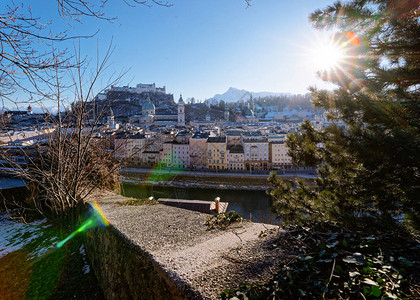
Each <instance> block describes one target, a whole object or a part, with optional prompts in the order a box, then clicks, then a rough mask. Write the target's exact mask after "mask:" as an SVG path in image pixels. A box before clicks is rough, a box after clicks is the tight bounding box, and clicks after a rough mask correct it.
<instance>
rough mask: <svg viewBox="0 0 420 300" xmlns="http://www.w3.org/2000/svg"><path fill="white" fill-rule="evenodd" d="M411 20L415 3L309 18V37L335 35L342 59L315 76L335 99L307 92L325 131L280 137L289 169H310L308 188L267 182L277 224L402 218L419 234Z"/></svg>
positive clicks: (416, 81) (417, 44) (415, 42)
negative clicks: (320, 32)
mask: <svg viewBox="0 0 420 300" xmlns="http://www.w3.org/2000/svg"><path fill="white" fill-rule="evenodd" d="M419 12H420V4H419V2H418V1H416V0H390V1H385V0H353V1H350V2H346V3H342V2H336V3H334V4H333V5H331V6H328V7H327V8H325V9H323V10H317V11H315V12H314V13H312V14H311V16H310V20H311V22H312V23H313V25H314V27H315V28H317V29H330V28H336V29H337V30H339V31H340V33H336V34H335V36H334V40H335V42H336V43H337V45H340V47H341V50H342V51H343V53H344V58H343V60H342V61H341V62H340V64H339V65H337V66H336V67H335V68H333V69H332V70H329V71H324V72H320V73H319V75H320V77H321V78H322V79H324V80H325V81H329V82H332V83H335V84H336V85H337V86H338V88H337V89H336V90H334V91H325V90H318V89H316V88H311V89H310V90H311V93H312V100H313V103H314V105H315V106H316V107H317V108H323V109H325V110H326V111H327V112H328V117H329V119H330V120H331V122H332V125H330V126H329V127H327V128H325V129H323V130H322V131H319V132H318V131H316V130H315V129H314V128H313V127H312V125H311V124H310V122H305V123H303V125H302V131H301V132H299V133H294V134H291V135H289V136H288V141H287V145H288V146H289V147H290V149H291V150H290V154H291V155H292V158H293V160H294V163H295V164H299V165H306V166H318V172H319V178H317V179H316V184H315V186H313V185H310V186H308V185H305V184H303V183H302V182H300V183H297V184H296V183H295V184H292V183H288V182H284V181H282V180H280V179H278V178H276V177H275V176H274V175H273V176H271V177H270V179H269V180H270V182H271V183H272V187H271V188H270V189H269V190H268V193H270V194H271V195H272V196H273V197H274V198H275V199H276V201H275V207H276V208H277V209H278V211H279V212H280V214H281V215H282V216H283V218H285V219H286V220H287V219H288V220H299V219H308V218H309V219H323V218H324V219H325V218H326V219H329V220H334V221H337V222H340V223H342V224H346V225H350V226H351V225H354V226H357V225H362V224H367V223H368V224H373V223H372V222H375V224H376V225H380V226H383V228H384V229H385V228H390V227H392V226H395V225H396V224H398V221H399V220H400V219H401V217H404V220H405V221H406V222H407V223H410V224H411V225H412V226H413V227H415V228H417V229H420V97H419V96H420V66H419V62H420V24H419ZM340 124H341V125H340Z"/></svg>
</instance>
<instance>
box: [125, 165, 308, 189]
mask: <svg viewBox="0 0 420 300" xmlns="http://www.w3.org/2000/svg"><path fill="white" fill-rule="evenodd" d="M122 174H123V176H124V178H123V181H124V182H127V183H132V184H134V183H141V184H145V185H151V186H153V185H157V186H171V187H179V188H208V189H226V190H260V191H264V190H266V189H267V188H268V186H269V183H268V180H267V178H268V177H269V176H270V174H250V173H214V172H204V171H182V170H154V169H135V168H127V169H123V170H122ZM278 176H279V177H281V178H283V179H285V180H295V179H296V178H297V176H293V175H290V174H286V175H278ZM299 177H300V178H304V180H305V179H306V180H312V179H313V178H314V176H313V175H308V174H299Z"/></svg>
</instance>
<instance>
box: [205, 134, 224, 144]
mask: <svg viewBox="0 0 420 300" xmlns="http://www.w3.org/2000/svg"><path fill="white" fill-rule="evenodd" d="M207 143H226V137H225V136H216V137H209V138H208V139H207Z"/></svg>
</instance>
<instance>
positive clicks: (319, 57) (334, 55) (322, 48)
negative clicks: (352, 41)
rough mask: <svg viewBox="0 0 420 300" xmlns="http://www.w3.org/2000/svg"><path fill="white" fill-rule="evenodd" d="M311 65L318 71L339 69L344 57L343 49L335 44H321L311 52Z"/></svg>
mask: <svg viewBox="0 0 420 300" xmlns="http://www.w3.org/2000/svg"><path fill="white" fill-rule="evenodd" d="M310 56H311V64H312V65H313V67H314V68H315V69H316V70H318V71H323V70H329V69H332V68H334V67H337V66H338V65H339V64H340V63H341V62H342V60H343V58H344V55H343V51H342V49H341V47H340V46H339V45H336V44H333V43H327V44H319V45H316V46H314V47H313V48H312V50H311V54H310Z"/></svg>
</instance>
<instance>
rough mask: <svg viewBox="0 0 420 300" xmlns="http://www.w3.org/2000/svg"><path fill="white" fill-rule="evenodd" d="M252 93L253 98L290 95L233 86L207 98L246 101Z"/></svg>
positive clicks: (211, 99) (229, 101) (228, 101)
mask: <svg viewBox="0 0 420 300" xmlns="http://www.w3.org/2000/svg"><path fill="white" fill-rule="evenodd" d="M251 95H252V97H253V98H259V97H268V96H282V95H290V93H273V92H250V91H246V90H240V89H236V88H233V87H230V88H229V89H228V90H227V91H226V92H225V93H223V94H216V95H214V97H212V98H210V99H207V101H209V102H213V101H217V102H219V101H220V100H223V101H225V102H227V103H231V102H237V101H241V100H243V101H246V100H248V99H249V97H250V96H251Z"/></svg>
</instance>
